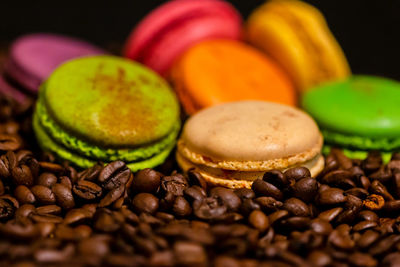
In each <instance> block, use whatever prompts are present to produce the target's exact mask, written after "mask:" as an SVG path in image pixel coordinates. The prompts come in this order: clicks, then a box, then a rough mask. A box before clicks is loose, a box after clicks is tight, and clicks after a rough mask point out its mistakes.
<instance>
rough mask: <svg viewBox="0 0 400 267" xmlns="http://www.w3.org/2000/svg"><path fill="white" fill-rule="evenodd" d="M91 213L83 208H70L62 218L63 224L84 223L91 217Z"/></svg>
mask: <svg viewBox="0 0 400 267" xmlns="http://www.w3.org/2000/svg"><path fill="white" fill-rule="evenodd" d="M92 216H93V213H91V212H90V211H88V210H87V209H84V208H78V209H72V210H70V211H68V212H67V214H66V215H65V218H64V223H65V224H80V223H85V222H86V221H88V220H89V219H90V218H92Z"/></svg>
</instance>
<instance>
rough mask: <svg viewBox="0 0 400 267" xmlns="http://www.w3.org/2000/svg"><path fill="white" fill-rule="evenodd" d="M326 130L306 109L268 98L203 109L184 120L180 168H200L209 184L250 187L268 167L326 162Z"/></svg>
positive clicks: (316, 167)
mask: <svg viewBox="0 0 400 267" xmlns="http://www.w3.org/2000/svg"><path fill="white" fill-rule="evenodd" d="M322 143H323V140H322V135H321V133H320V131H319V129H318V126H317V125H316V123H315V122H314V120H313V119H312V118H311V117H310V116H309V115H307V114H306V113H304V112H303V111H301V110H299V109H297V108H294V107H290V106H286V105H282V104H277V103H272V102H266V101H239V102H231V103H226V104H222V105H217V106H214V107H210V108H207V109H204V110H202V111H200V112H198V113H196V114H195V115H193V116H192V117H190V118H189V120H188V121H187V122H186V124H185V126H184V128H183V132H182V135H181V137H180V139H179V141H178V148H177V153H176V158H177V162H178V164H179V165H180V167H181V168H182V169H183V170H184V171H187V170H189V169H191V168H195V169H197V171H199V172H200V173H201V174H202V175H203V177H204V178H205V179H206V180H207V181H208V182H209V183H211V184H215V185H222V186H226V187H230V188H242V187H247V188H250V187H251V184H252V182H253V181H254V180H255V179H257V178H262V176H263V174H264V173H265V172H266V171H269V170H273V169H278V170H285V169H288V168H291V167H295V166H305V167H307V168H309V169H310V172H311V174H312V176H316V175H317V174H318V173H319V172H320V171H321V170H322V169H323V167H324V159H323V157H322V156H321V148H322Z"/></svg>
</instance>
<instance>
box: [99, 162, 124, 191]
mask: <svg viewBox="0 0 400 267" xmlns="http://www.w3.org/2000/svg"><path fill="white" fill-rule="evenodd" d="M130 175H131V171H130V170H129V169H128V167H127V166H126V165H125V163H124V162H123V161H114V162H111V163H110V164H108V165H107V166H105V167H104V168H103V170H102V171H101V172H100V174H99V177H98V181H99V182H100V183H101V184H102V185H103V187H104V188H105V189H107V190H112V189H114V188H116V187H119V186H121V185H125V184H126V182H127V181H128V179H129V176H130Z"/></svg>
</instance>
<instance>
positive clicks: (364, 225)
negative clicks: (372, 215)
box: [353, 221, 378, 232]
mask: <svg viewBox="0 0 400 267" xmlns="http://www.w3.org/2000/svg"><path fill="white" fill-rule="evenodd" d="M377 225H378V224H377V223H376V222H373V221H362V222H359V223H357V224H356V225H354V226H353V231H355V232H359V231H364V230H367V229H372V228H374V227H376V226H377Z"/></svg>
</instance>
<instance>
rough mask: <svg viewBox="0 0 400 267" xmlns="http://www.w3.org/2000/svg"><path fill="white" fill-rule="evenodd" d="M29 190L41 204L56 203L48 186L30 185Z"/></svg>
mask: <svg viewBox="0 0 400 267" xmlns="http://www.w3.org/2000/svg"><path fill="white" fill-rule="evenodd" d="M31 191H32V193H33V195H34V196H35V198H36V201H37V202H39V203H40V204H42V205H51V204H55V203H56V197H55V195H54V193H53V191H51V189H50V188H48V187H45V186H43V185H35V186H33V187H31Z"/></svg>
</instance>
